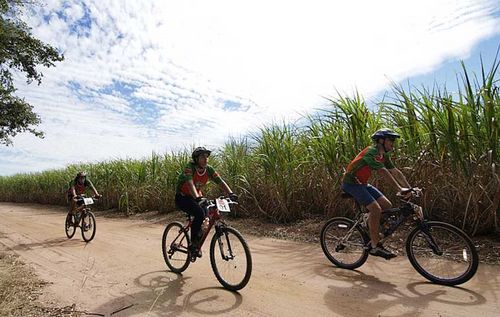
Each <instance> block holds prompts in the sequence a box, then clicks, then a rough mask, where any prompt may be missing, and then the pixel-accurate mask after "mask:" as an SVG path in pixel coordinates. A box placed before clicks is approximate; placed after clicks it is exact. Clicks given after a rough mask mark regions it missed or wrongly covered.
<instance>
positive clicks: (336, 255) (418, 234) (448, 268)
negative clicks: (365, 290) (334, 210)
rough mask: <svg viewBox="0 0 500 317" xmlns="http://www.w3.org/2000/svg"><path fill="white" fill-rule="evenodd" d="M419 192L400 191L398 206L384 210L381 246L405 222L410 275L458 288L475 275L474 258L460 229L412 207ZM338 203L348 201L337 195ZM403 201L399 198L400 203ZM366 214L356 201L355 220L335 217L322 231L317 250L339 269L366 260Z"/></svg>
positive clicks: (471, 246)
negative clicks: (407, 223)
mask: <svg viewBox="0 0 500 317" xmlns="http://www.w3.org/2000/svg"><path fill="white" fill-rule="evenodd" d="M421 193H422V191H421V190H420V189H419V188H412V189H409V190H407V191H405V192H402V193H401V194H400V195H399V196H400V206H399V207H397V208H391V209H388V210H385V211H384V212H383V213H382V216H381V220H380V228H379V229H380V230H379V231H380V233H381V235H382V238H381V240H380V243H384V241H386V240H387V239H388V238H389V237H391V235H392V234H393V233H394V232H395V231H396V230H397V229H398V228H399V227H400V226H401V225H402V224H403V223H405V222H406V221H407V220H411V221H412V223H411V227H412V228H410V229H409V233H408V236H407V237H406V242H405V244H406V254H407V256H408V260H409V261H410V263H411V264H412V266H413V267H414V268H415V270H416V271H417V272H418V273H419V274H421V275H422V276H423V277H425V278H426V279H428V280H430V281H432V282H434V283H437V284H443V285H458V284H462V283H465V282H467V281H468V280H470V279H471V278H472V277H473V276H474V274H475V273H476V271H477V268H478V265H479V258H478V254H477V250H476V248H475V246H474V244H473V243H472V240H471V239H470V238H469V237H468V236H467V234H466V233H465V232H463V231H462V230H460V229H459V228H457V227H455V226H453V225H451V224H448V223H445V222H439V221H429V220H426V219H424V213H423V210H422V207H420V206H419V205H417V204H415V203H413V202H412V200H413V199H415V198H418V197H420V196H421ZM341 196H342V198H353V197H352V196H351V195H349V194H348V193H342V195H341ZM403 197H404V198H403ZM367 212H368V211H367V210H366V209H364V208H363V209H362V208H361V206H360V205H359V204H358V203H357V202H356V216H355V218H354V220H352V219H349V218H344V217H335V218H332V219H330V220H328V221H327V222H326V224H325V225H324V226H323V228H322V229H321V236H320V240H321V248H322V249H323V252H324V253H325V255H326V257H327V258H328V260H330V261H331V262H332V263H333V264H335V265H336V266H338V267H341V268H345V269H351V270H352V269H356V268H358V267H360V266H361V265H363V264H364V263H365V261H366V259H367V258H368V254H369V253H368V250H369V249H368V247H369V243H370V236H369V231H368V224H367V220H368V213H367Z"/></svg>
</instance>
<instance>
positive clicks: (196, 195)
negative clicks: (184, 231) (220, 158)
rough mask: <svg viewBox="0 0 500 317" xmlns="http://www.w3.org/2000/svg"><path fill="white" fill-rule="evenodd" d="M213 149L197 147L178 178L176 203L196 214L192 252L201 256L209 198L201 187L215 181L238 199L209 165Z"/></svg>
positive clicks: (193, 214) (235, 199)
mask: <svg viewBox="0 0 500 317" xmlns="http://www.w3.org/2000/svg"><path fill="white" fill-rule="evenodd" d="M210 153H212V151H210V150H207V149H206V148H204V147H197V148H196V149H195V150H194V151H193V153H192V155H191V158H192V159H193V160H192V161H191V162H189V163H188V164H187V165H186V166H185V167H184V169H183V170H182V172H181V173H180V175H179V177H178V180H177V188H176V193H175V204H176V206H177V207H178V208H179V209H181V210H182V211H184V212H186V213H188V214H189V215H191V216H194V219H193V223H192V225H191V252H192V254H194V255H196V256H198V257H201V251H200V250H198V244H199V241H200V238H201V237H200V228H201V224H202V222H203V220H204V219H205V217H206V216H207V214H206V206H207V203H208V200H207V199H206V198H205V197H203V192H202V191H201V189H202V188H203V187H204V186H205V185H206V184H207V183H208V182H209V181H213V182H214V183H216V184H217V185H219V186H220V187H221V188H222V190H224V192H225V193H226V195H227V196H228V197H229V198H230V199H231V200H233V201H237V200H238V195H236V194H234V193H233V191H232V190H231V188H230V187H229V186H228V185H227V184H226V182H224V180H223V179H222V178H221V177H220V176H219V174H218V173H217V172H216V171H215V169H214V168H213V167H212V166H210V165H208V157H209V156H210Z"/></svg>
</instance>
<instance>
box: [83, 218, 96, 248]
mask: <svg viewBox="0 0 500 317" xmlns="http://www.w3.org/2000/svg"><path fill="white" fill-rule="evenodd" d="M82 215H83V219H82V227H81V228H82V238H83V240H85V242H90V241H92V239H94V237H95V232H96V225H95V217H94V214H93V213H92V212H91V211H85V212H84V213H82Z"/></svg>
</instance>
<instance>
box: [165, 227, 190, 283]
mask: <svg viewBox="0 0 500 317" xmlns="http://www.w3.org/2000/svg"><path fill="white" fill-rule="evenodd" d="M188 246H189V237H188V235H187V233H186V232H185V231H184V230H183V226H182V224H181V223H180V222H178V221H175V222H171V223H169V224H168V225H167V227H165V230H164V231H163V238H162V242H161V249H162V252H163V259H164V260H165V263H166V264H167V266H168V268H169V269H170V271H172V272H174V273H181V272H184V271H185V270H186V269H187V268H188V266H189V252H188Z"/></svg>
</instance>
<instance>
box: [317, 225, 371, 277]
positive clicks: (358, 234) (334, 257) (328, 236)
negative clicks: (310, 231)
mask: <svg viewBox="0 0 500 317" xmlns="http://www.w3.org/2000/svg"><path fill="white" fill-rule="evenodd" d="M352 226H354V221H352V220H351V219H349V218H344V217H335V218H332V219H330V220H328V221H327V222H326V223H325V225H324V226H323V228H321V233H320V241H321V248H322V249H323V253H324V254H325V256H326V257H327V258H328V260H330V262H332V263H333V264H335V265H336V266H338V267H340V268H343V269H349V270H354V269H356V268H358V267H360V266H361V265H363V264H364V263H365V262H366V260H367V258H368V250H367V249H366V247H365V246H366V244H367V243H368V241H370V239H369V238H368V235H367V233H366V232H365V231H364V230H363V229H361V228H360V227H359V226H356V227H355V228H354V229H353V230H354V231H353V232H352V234H351V235H350V237H349V241H343V242H342V241H341V240H342V239H344V238H345V234H347V233H348V232H349V230H350V229H351V228H352ZM337 230H338V231H340V232H339V233H335V232H334V231H337ZM351 238H352V239H351ZM329 240H336V241H329ZM332 242H333V243H332ZM330 247H332V248H330ZM343 255H346V256H345V257H344V256H343ZM349 255H354V256H349ZM349 257H350V258H352V260H346V258H349Z"/></svg>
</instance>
